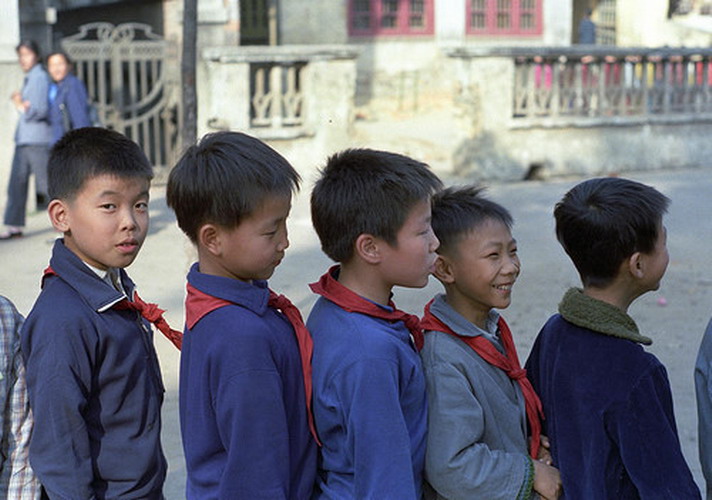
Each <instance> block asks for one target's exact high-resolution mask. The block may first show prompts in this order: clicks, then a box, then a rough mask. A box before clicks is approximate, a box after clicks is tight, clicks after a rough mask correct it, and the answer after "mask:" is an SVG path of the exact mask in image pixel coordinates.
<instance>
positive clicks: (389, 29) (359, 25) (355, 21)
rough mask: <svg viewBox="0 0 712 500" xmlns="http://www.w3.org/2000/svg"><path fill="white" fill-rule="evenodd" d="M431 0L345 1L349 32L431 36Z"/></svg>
mask: <svg viewBox="0 0 712 500" xmlns="http://www.w3.org/2000/svg"><path fill="white" fill-rule="evenodd" d="M433 1H434V0H349V34H350V35H352V36H373V35H432V34H433Z"/></svg>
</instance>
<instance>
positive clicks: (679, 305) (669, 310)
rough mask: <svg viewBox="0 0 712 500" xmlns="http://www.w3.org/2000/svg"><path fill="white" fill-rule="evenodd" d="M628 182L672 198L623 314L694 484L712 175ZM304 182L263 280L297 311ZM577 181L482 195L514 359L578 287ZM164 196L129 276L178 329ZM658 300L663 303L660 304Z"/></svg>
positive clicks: (711, 309) (416, 294) (31, 229)
mask: <svg viewBox="0 0 712 500" xmlns="http://www.w3.org/2000/svg"><path fill="white" fill-rule="evenodd" d="M305 177H306V176H305ZM629 177H631V178H633V179H636V180H640V181H642V182H646V183H649V184H652V185H654V186H655V187H657V188H658V189H660V190H661V191H662V192H664V193H665V194H667V195H668V196H669V197H670V198H671V199H672V201H673V204H672V207H671V210H670V214H669V216H668V217H667V219H666V224H667V227H668V247H669V249H670V254H671V261H670V266H669V268H668V271H667V275H666V277H665V279H664V281H663V285H662V287H661V289H660V290H659V291H658V292H655V293H651V294H648V295H646V296H644V297H641V298H640V299H639V300H638V301H637V302H636V303H635V304H634V305H633V307H632V308H631V311H630V312H631V314H632V316H633V317H634V318H635V319H636V320H637V321H638V323H639V326H640V327H641V331H642V332H643V333H645V334H646V335H648V336H650V337H652V338H653V340H654V344H653V345H652V347H651V348H650V350H651V351H652V352H653V353H655V354H656V355H657V356H658V357H659V358H660V359H661V360H662V362H663V363H664V364H665V365H666V366H667V368H668V371H669V375H670V380H671V384H672V389H673V393H674V398H675V405H676V414H677V422H678V427H679V431H680V439H681V442H682V445H683V448H684V452H685V455H686V457H687V459H688V462H689V464H690V466H691V468H692V469H693V472H694V474H695V477H696V479H697V480H698V483H699V484H700V485H701V484H702V479H701V473H700V470H699V461H698V458H697V442H696V439H697V438H696V435H697V430H696V425H697V417H696V413H695V399H694V388H693V382H692V369H693V365H694V361H695V356H696V353H697V348H698V346H699V343H700V338H701V336H702V333H703V331H704V327H705V325H706V323H707V321H708V319H709V318H710V316H711V315H712V269H710V267H709V259H710V245H711V244H712V169H701V170H685V171H674V172H659V173H639V174H629ZM312 180H313V179H310V178H307V179H306V182H305V186H306V187H305V193H304V194H303V195H300V196H299V197H298V198H297V199H296V200H295V206H294V209H293V215H292V217H291V220H290V231H291V233H290V239H291V247H290V249H289V250H288V252H287V257H286V258H285V260H284V262H283V263H282V265H281V266H280V267H279V268H278V269H277V272H276V273H275V276H274V277H273V279H272V281H271V284H272V287H273V288H275V289H276V290H279V291H280V292H283V293H285V294H286V295H287V296H289V297H290V298H291V299H292V300H293V301H294V302H295V304H297V305H298V306H299V307H300V308H301V309H302V311H303V313H304V314H305V315H306V313H308V311H309V309H310V308H311V305H312V303H313V301H314V297H313V296H312V295H311V294H310V293H309V292H308V290H307V287H306V285H307V283H310V282H312V281H315V280H316V279H317V278H318V277H319V276H320V275H321V273H322V272H323V271H324V270H325V269H326V268H327V266H328V265H329V261H328V259H326V258H325V257H324V256H323V255H322V254H321V252H320V250H319V245H318V242H317V239H316V236H315V234H314V232H313V231H312V229H311V225H310V222H309V213H308V204H307V194H308V191H309V188H310V185H311V181H312ZM577 180H578V179H566V180H555V181H548V182H529V183H514V184H506V185H494V186H491V188H490V190H489V193H490V196H491V197H492V198H493V199H495V200H497V201H499V202H501V203H503V204H504V205H505V206H507V207H508V208H510V210H511V211H512V213H513V215H514V216H515V220H516V222H515V227H514V235H515V237H516V238H517V240H518V242H519V251H520V256H521V260H522V266H523V272H522V275H521V277H520V279H519V281H518V283H517V285H516V287H515V290H514V295H513V304H512V306H511V307H510V308H509V309H508V310H507V311H505V317H506V318H507V319H508V321H509V323H510V326H511V327H512V331H513V332H514V335H515V341H516V343H517V346H518V349H519V353H520V357H521V358H522V360H524V359H526V356H527V354H528V352H529V349H530V347H531V344H532V342H533V339H534V337H535V335H536V333H537V331H538V329H539V328H540V327H541V325H542V324H543V323H544V322H545V320H546V319H547V318H548V316H549V315H550V314H551V313H552V312H553V311H555V309H556V306H557V303H558V301H559V299H560V298H561V296H562V294H563V292H564V291H565V290H566V289H567V288H568V287H569V286H572V285H575V284H577V277H576V274H575V272H574V271H573V268H572V266H571V265H570V263H569V261H568V260H567V258H566V256H565V255H564V253H563V251H561V249H560V248H559V246H558V244H557V243H556V241H555V238H554V235H553V220H552V216H551V213H552V208H553V205H554V203H555V202H556V201H557V200H558V199H559V198H560V197H561V196H562V195H563V193H564V192H566V190H567V189H569V188H570V187H571V186H572V185H573V184H574V183H575V182H576V181H577ZM163 193H164V189H163V188H162V187H160V186H158V187H155V188H154V189H153V193H152V196H153V200H152V202H151V230H150V234H149V236H148V238H147V240H146V243H145V245H144V247H143V250H142V252H141V255H140V256H139V258H138V259H137V261H136V262H135V263H134V264H133V266H131V268H130V269H129V272H130V274H131V276H132V277H133V279H134V280H135V281H136V282H137V283H138V284H139V287H140V289H141V294H142V296H143V297H144V298H145V299H148V300H151V301H155V302H158V303H159V304H160V305H161V307H162V308H164V309H167V310H168V313H167V318H168V320H169V322H170V323H171V324H172V325H174V326H176V327H179V326H181V325H182V321H183V318H182V315H183V311H182V308H183V297H184V277H185V273H186V271H187V269H188V266H189V265H190V263H191V262H192V260H193V250H192V249H191V247H190V245H189V244H188V243H187V242H186V240H185V238H183V236H182V235H181V233H180V231H179V230H178V229H177V227H176V225H175V222H174V219H173V217H172V214H171V212H170V211H169V210H168V209H167V208H166V206H165V203H164V197H163ZM27 229H28V231H27V236H26V237H25V238H23V239H21V240H15V241H11V242H2V243H1V244H0V263H2V264H0V266H1V267H0V293H1V294H3V295H6V296H8V297H10V298H11V299H12V300H13V301H14V302H15V303H16V304H17V306H18V308H19V309H20V311H21V312H23V313H25V314H26V313H27V312H28V311H29V309H30V308H31V306H32V303H33V301H34V298H35V297H36V295H37V293H38V291H39V290H38V285H39V278H40V274H41V272H42V269H44V267H45V266H46V265H47V261H48V257H49V252H50V247H51V243H52V241H53V239H54V238H55V237H56V234H55V233H54V232H53V230H52V229H51V226H50V224H49V222H48V220H47V218H46V215H45V214H34V215H32V216H31V217H30V218H29V221H28V228H27ZM438 290H439V286H438V285H437V283H434V282H433V283H431V284H430V285H429V286H428V287H427V288H425V289H423V290H417V291H413V290H396V297H395V300H396V303H397V304H398V305H399V306H400V307H401V308H403V309H405V310H409V311H412V312H420V311H421V310H422V307H423V305H424V304H425V303H426V302H427V300H428V299H429V298H430V297H431V296H432V295H433V294H434V293H436V292H437V291H438ZM662 298H665V299H666V301H667V304H666V305H660V299H662ZM156 344H157V348H158V351H159V356H160V358H161V363H162V368H163V374H164V379H165V383H166V389H167V393H166V402H165V406H164V422H165V424H164V447H165V450H166V455H167V457H168V460H169V464H170V471H169V477H168V481H167V484H166V496H167V498H168V499H170V500H174V499H176V500H177V499H180V498H183V485H184V481H185V466H184V463H183V459H182V452H181V447H180V436H179V434H180V433H179V428H178V412H177V387H178V384H177V373H178V353H177V352H176V350H175V349H174V348H173V347H172V345H171V344H169V343H168V341H165V340H164V339H163V338H159V339H158V340H157V341H156Z"/></svg>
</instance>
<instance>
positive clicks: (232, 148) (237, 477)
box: [167, 132, 316, 500]
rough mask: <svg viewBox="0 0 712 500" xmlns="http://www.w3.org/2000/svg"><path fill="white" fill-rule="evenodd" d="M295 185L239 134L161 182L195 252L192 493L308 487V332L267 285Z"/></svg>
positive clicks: (188, 452)
mask: <svg viewBox="0 0 712 500" xmlns="http://www.w3.org/2000/svg"><path fill="white" fill-rule="evenodd" d="M298 187H299V175H298V174H297V172H296V171H295V170H294V168H292V166H291V165H290V164H289V163H288V162H287V160H285V159H284V158H283V157H282V156H281V155H279V154H278V153H277V152H276V151H274V150H273V149H272V148H270V147H269V146H267V145H266V144H265V143H263V142H261V141H259V140H258V139H255V138H253V137H250V136H247V135H245V134H240V133H235V132H218V133H215V134H210V135H207V136H205V137H204V138H203V139H202V140H201V141H200V143H198V144H197V145H196V146H192V147H190V148H189V149H188V150H187V151H186V153H185V154H184V155H183V157H182V158H181V160H180V161H179V162H178V164H177V165H176V166H175V168H174V169H173V170H172V171H171V174H170V177H169V179H168V188H167V201H168V205H169V206H170V207H171V208H172V209H173V210H174V211H175V213H176V218H177V220H178V225H179V226H180V228H181V229H182V230H183V232H184V233H185V234H186V235H187V236H188V237H189V238H190V240H191V242H193V244H194V245H195V246H196V247H197V249H198V262H197V263H195V264H193V266H192V267H191V269H190V272H189V273H188V285H187V289H188V296H187V298H186V324H185V336H184V339H185V340H184V346H183V351H182V354H181V367H180V423H181V434H182V437H183V450H184V452H185V459H186V465H187V469H188V479H187V488H186V497H187V498H188V499H204V498H225V499H230V500H239V499H246V500H247V499H249V500H252V499H260V498H264V499H277V498H283V499H295V500H300V499H308V498H310V496H311V494H312V490H313V486H314V475H315V473H316V445H315V442H314V439H313V438H312V435H311V434H310V425H311V424H312V421H311V412H310V411H309V403H310V397H311V377H310V373H309V371H310V365H309V360H310V357H311V349H312V344H311V337H310V336H309V332H307V331H306V328H305V327H304V323H303V322H302V319H301V316H300V314H299V311H298V310H297V309H296V308H295V307H294V306H293V305H292V304H291V303H290V302H289V301H288V300H287V299H286V297H284V296H282V295H277V294H275V293H274V292H272V291H271V290H270V289H269V288H268V287H267V281H266V280H267V279H268V278H270V277H271V276H272V273H274V270H275V268H276V267H277V266H278V265H279V264H280V262H281V261H282V258H284V252H285V250H286V249H287V247H288V246H289V240H288V239H287V216H288V215H289V211H290V208H291V200H292V193H293V192H294V191H296V190H297V189H298Z"/></svg>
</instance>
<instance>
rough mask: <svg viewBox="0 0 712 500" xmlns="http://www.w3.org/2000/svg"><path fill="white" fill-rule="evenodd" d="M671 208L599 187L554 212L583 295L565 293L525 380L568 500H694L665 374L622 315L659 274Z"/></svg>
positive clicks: (646, 191) (607, 182)
mask: <svg viewBox="0 0 712 500" xmlns="http://www.w3.org/2000/svg"><path fill="white" fill-rule="evenodd" d="M668 203H669V200H668V199H667V198H666V197H665V196H664V195H662V194H661V193H659V192H658V191H657V190H655V189H653V188H652V187H650V186H646V185H644V184H640V183H638V182H634V181H631V180H627V179H619V178H601V179H591V180H587V181H584V182H582V183H580V184H578V185H576V186H574V187H573V188H572V189H571V190H570V191H569V192H568V193H566V195H564V197H563V199H562V200H561V201H560V202H559V203H557V205H556V208H555V209H554V217H555V219H556V236H557V238H558V240H559V242H560V243H561V245H562V246H563V248H564V250H565V251H566V253H567V254H568V255H569V257H570V258H571V260H572V261H573V263H574V265H575V266H576V269H577V271H578V273H579V275H580V277H581V282H582V283H583V289H582V290H581V289H577V288H572V289H570V290H569V291H568V292H566V294H565V295H564V298H563V299H562V301H561V303H560V304H559V314H556V315H554V316H552V317H551V318H550V319H549V321H548V322H547V323H546V325H544V327H543V328H542V329H541V331H540V332H539V335H538V337H537V339H536V341H535V343H534V346H533V348H532V351H531V354H530V356H529V359H528V361H527V372H528V375H529V377H530V379H531V381H532V384H533V385H534V388H535V389H536V391H537V393H538V394H539V397H540V398H541V402H542V404H543V406H544V413H545V414H546V422H545V423H546V434H547V435H548V436H549V439H550V440H551V454H552V457H553V460H554V463H555V464H557V466H558V467H559V469H560V471H561V479H562V483H563V489H564V496H565V497H566V498H571V499H576V500H586V499H601V498H660V499H669V498H675V499H696V498H700V493H699V490H698V488H697V486H696V485H695V483H694V480H693V478H692V474H691V473H690V470H689V468H688V466H687V463H686V462H685V458H684V457H683V455H682V451H681V449H680V441H679V439H678V435H677V429H676V425H675V417H674V413H673V402H672V395H671V394H670V383H669V382H668V378H667V373H666V371H665V367H664V366H663V365H662V364H661V363H660V361H659V360H658V359H657V358H656V357H655V356H653V355H652V354H650V353H648V352H646V351H645V350H644V349H643V347H642V346H643V345H650V344H651V343H652V340H650V339H649V338H648V337H645V336H643V335H641V334H640V332H639V331H638V327H637V325H636V324H635V321H634V320H633V319H632V318H631V317H630V316H628V314H627V311H628V308H629V307H630V305H631V304H632V303H633V301H634V300H635V299H637V298H638V297H640V296H641V295H643V294H645V293H647V292H649V291H652V290H657V289H658V287H659V286H660V280H661V279H662V277H663V275H664V274H665V270H666V268H667V265H668V261H669V257H668V251H667V246H666V229H665V226H664V225H663V215H664V214H665V212H666V211H667V206H668Z"/></svg>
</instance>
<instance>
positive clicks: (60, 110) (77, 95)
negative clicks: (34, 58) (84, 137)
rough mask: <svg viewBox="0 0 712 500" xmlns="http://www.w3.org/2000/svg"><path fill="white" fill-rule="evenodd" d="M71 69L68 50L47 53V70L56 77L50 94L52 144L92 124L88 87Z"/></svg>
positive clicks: (51, 85) (53, 78) (50, 87)
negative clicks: (69, 133)
mask: <svg viewBox="0 0 712 500" xmlns="http://www.w3.org/2000/svg"><path fill="white" fill-rule="evenodd" d="M71 69H72V63H71V61H70V60H69V56H67V54H65V53H64V52H52V53H51V54H50V55H48V56H47V72H48V73H49V76H50V77H51V78H52V83H51V84H50V86H49V94H48V99H49V122H50V125H51V126H52V144H54V143H55V142H57V141H58V140H59V139H61V138H62V136H63V135H64V134H65V133H67V132H69V131H70V130H73V129H75V128H82V127H89V126H90V125H91V120H90V118H89V107H88V103H89V98H88V96H87V89H86V87H85V86H84V83H83V82H82V81H81V80H80V79H79V78H77V77H76V76H74V75H73V74H72V73H71Z"/></svg>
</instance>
